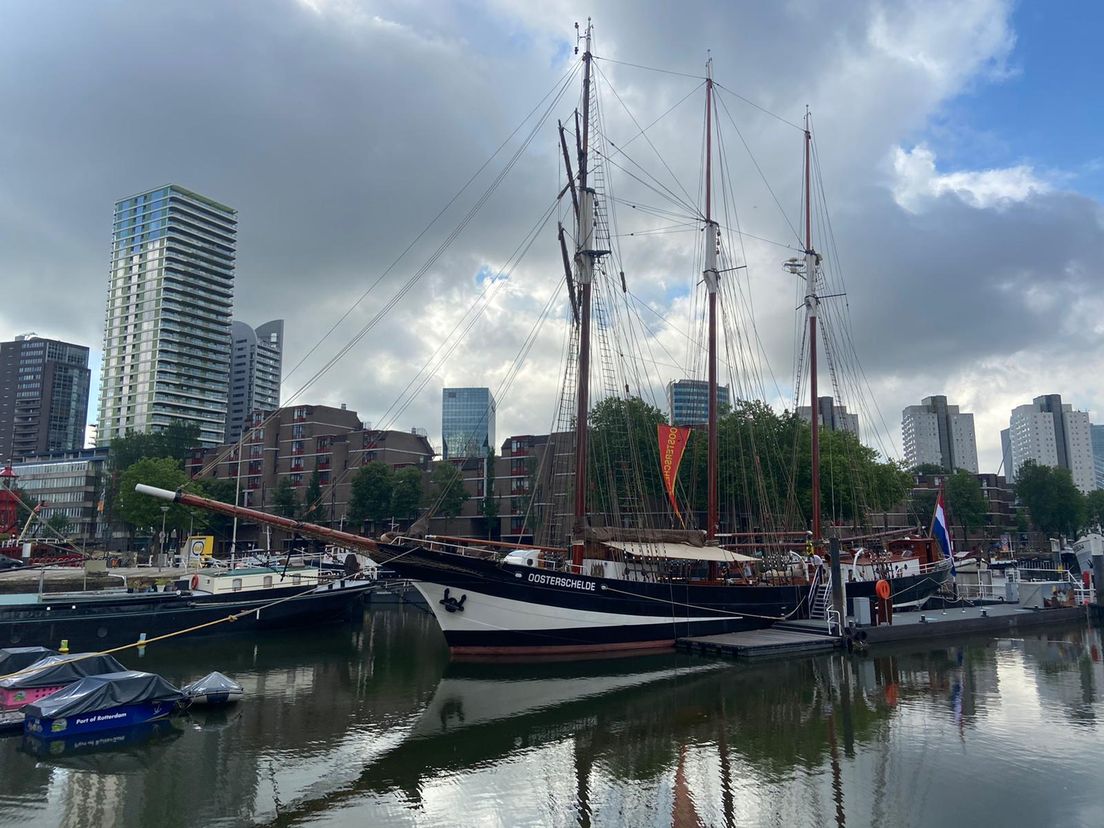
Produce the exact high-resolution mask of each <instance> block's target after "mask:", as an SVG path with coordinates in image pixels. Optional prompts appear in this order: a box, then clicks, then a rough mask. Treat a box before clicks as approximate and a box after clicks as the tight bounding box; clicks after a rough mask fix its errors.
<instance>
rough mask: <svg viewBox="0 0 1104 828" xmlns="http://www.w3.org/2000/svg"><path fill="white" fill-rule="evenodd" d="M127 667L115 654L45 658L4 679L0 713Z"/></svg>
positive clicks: (79, 654) (73, 654) (2, 680)
mask: <svg viewBox="0 0 1104 828" xmlns="http://www.w3.org/2000/svg"><path fill="white" fill-rule="evenodd" d="M124 670H126V667H124V666H123V665H122V664H120V663H119V662H118V661H116V660H115V659H114V658H113V657H112V656H109V655H103V654H101V653H71V654H69V655H50V656H46V657H45V658H41V659H39V660H38V661H36V662H34V663H33V664H31V665H30V666H28V667H26V668H24V669H22V670H20V671H19V672H18V673H17V674H16V675H13V676H12V677H10V678H6V679H0V712H3V711H10V710H18V709H19V708H21V707H24V706H26V705H28V704H31V703H32V702H38V701H41V700H43V699H45V698H47V697H48V696H52V695H53V694H54V693H56V692H58V691H59V690H61V689H62V688H63V687H67V686H68V685H70V684H72V683H73V682H75V681H79V680H80V679H83V678H85V677H87V676H96V675H102V674H104V673H117V672H120V671H124Z"/></svg>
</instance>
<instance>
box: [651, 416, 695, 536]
mask: <svg viewBox="0 0 1104 828" xmlns="http://www.w3.org/2000/svg"><path fill="white" fill-rule="evenodd" d="M657 430H658V431H659V468H660V472H661V473H662V474H663V485H665V486H666V487H667V497H668V498H669V499H670V501H671V508H672V509H674V510H675V514H676V515H679V516H680V517H681V514H680V513H679V507H678V502H677V501H676V500H675V481H676V480H678V470H679V464H680V463H681V462H682V455H683V452H685V451H686V441H687V440H689V439H690V429H688V428H679V427H678V426H669V425H661V426H657Z"/></svg>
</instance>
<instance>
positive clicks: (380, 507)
mask: <svg viewBox="0 0 1104 828" xmlns="http://www.w3.org/2000/svg"><path fill="white" fill-rule="evenodd" d="M394 478H395V473H394V471H393V470H392V468H391V467H390V466H389V465H387V464H386V463H382V462H380V461H379V460H373V461H372V462H371V463H368V464H366V465H364V466H361V467H360V468H359V469H357V471H356V474H354V475H353V480H352V484H351V486H350V489H349V521H350V522H351V523H352V524H353V526H356V527H358V528H359V527H363V526H364V522H365V521H371V522H372V523H376V522H378V521H381V520H384V519H385V518H389V517H391V498H392V491H393V489H394V485H395V479H394Z"/></svg>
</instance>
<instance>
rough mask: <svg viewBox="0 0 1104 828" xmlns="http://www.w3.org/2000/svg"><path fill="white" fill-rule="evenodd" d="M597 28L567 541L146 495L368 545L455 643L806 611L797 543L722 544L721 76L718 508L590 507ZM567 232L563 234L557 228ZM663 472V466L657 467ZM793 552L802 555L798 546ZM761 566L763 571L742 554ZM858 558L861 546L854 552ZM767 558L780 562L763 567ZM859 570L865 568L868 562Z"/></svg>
mask: <svg viewBox="0 0 1104 828" xmlns="http://www.w3.org/2000/svg"><path fill="white" fill-rule="evenodd" d="M591 34H592V33H591V28H590V25H589V23H588V25H587V28H586V31H585V34H584V35H583V53H582V63H583V72H582V85H583V89H582V113H581V118H579V119H577V122H578V124H579V128H578V130H577V136H576V148H577V170H576V171H575V172H574V173H573V172H572V171H571V169H570V160H569V159H570V156H569V153H568V151H567V144H566V141H563V135H562V128H561V142H562V143H563V154H564V162H565V166H567V167H568V169H567V178H568V186H567V187H565V188H564V190H563V191H561V196H563V195H564V194H565V193H566V192H567V191H568V190H570V191H571V193H572V203H573V206H574V219H575V233H574V246H575V250H574V256H573V257H572V256H568V255H567V253H566V250H565V255H564V260H565V266H566V267H567V268H568V272H567V274H566V277H567V283H568V286H569V289H570V290H571V292H572V297H571V298H572V307H573V316H574V320H575V321H574V324H575V325H576V326H577V331H576V336H575V338H574V341H576V342H577V353H576V355H575V368H576V381H575V416H574V470H573V474H574V484H573V493H572V494H573V496H572V500H573V509H572V525H571V531H570V541H569V544H568V545H567V546H564V547H559V546H555V545H548V546H537V545H523V544H497V543H489V542H486V541H480V540H470V541H467V540H463V539H458V538H443V537H434V536H425V535H421V536H419V535H416V534H412V533H407V534H385V535H383V536H382V537H381V538H380V539H379V540H371V539H368V538H364V537H362V536H359V535H356V534H353V533H347V532H337V531H335V530H333V529H327V528H325V527H320V526H313V525H311V524H305V523H301V522H297V521H289V520H288V519H281V518H273V517H272V516H269V515H266V514H265V513H263V512H257V511H255V510H250V509H244V508H241V507H236V506H229V505H227V504H221V503H217V502H214V501H210V500H207V499H205V498H201V497H197V496H195V495H190V494H186V493H183V492H177V493H173V492H165V491H161V490H155V489H152V488H149V487H141V488H142V490H143V491H145V492H146V493H148V494H153V495H155V496H159V497H166V498H172V499H175V500H177V501H179V502H182V503H184V504H186V505H191V506H196V507H200V508H207V509H212V510H215V511H220V512H224V513H227V514H238V515H240V516H242V517H245V518H247V519H250V520H255V521H258V522H261V523H277V525H285V524H286V525H287V528H293V529H294V531H296V532H298V533H299V534H302V535H304V536H308V537H312V536H313V537H319V538H323V539H326V540H328V541H331V542H337V543H341V544H344V545H348V546H353V547H357V548H361V549H366V550H367V551H368V552H369V554H370V555H371V556H372V557H373V558H374V559H375V560H376V561H377V562H378V563H379V564H380V565H381V566H386V567H387V568H388V569H391V570H393V571H395V572H397V573H398V574H399V576H400V577H403V578H408V579H410V580H412V581H413V582H414V583H415V585H416V587H417V589H418V590H419V592H421V594H422V595H423V596H424V598H425V599H426V601H427V602H428V604H429V607H430V608H431V610H432V611H433V614H434V616H435V618H436V619H437V621H438V623H439V624H440V627H441V629H442V631H443V633H444V635H445V638H446V640H447V642H448V646H449V648H450V650H451V651H452V652H453V653H461V654H511V655H538V654H570V653H579V652H587V651H619V650H622V651H623V650H636V649H645V648H658V647H668V646H672V645H673V644H674V642H675V640H676V639H677V638H679V637H682V636H693V635H706V634H715V633H724V632H732V631H738V630H744V629H750V628H757V627H763V626H767V625H770V624H773V623H776V622H778V621H782V620H786V619H792V618H802V617H807V616H808V615H809V613H810V612H811V611H812V608H813V604H814V600H813V599H814V597H815V594H814V593H816V592H817V591H818V590H819V591H820V592H821V593H823V592H824V590H826V588H827V580H826V576H825V575H824V574H823V573H821V572H817V571H810V567H809V565H808V563H807V562H806V561H804V560H802V559H801V558H800V557H799V556H791V557H790V558H786V559H783V560H782V562H781V563H778V564H775V565H774V566H773V567H767V566H766V565H765V564H764V562H763V561H761V560H759V559H755V558H751V557H749V556H746V555H743V554H741V553H739V552H736V551H733V550H732V549H727V548H725V547H724V546H723V545H721V543H720V540H719V538H718V533H719V529H720V520H719V497H718V477H719V473H720V469H719V466H720V458H719V453H718V412H719V406H718V379H717V361H718V353H717V351H718V334H717V329H718V321H717V316H718V308H717V304H718V302H717V300H718V289H719V285H720V277H721V270H720V269H719V266H718V247H719V239H720V225H719V224H718V222H717V221H716V219H715V218H714V215H713V209H714V205H713V203H712V202H713V147H712V133H713V125H712V119H713V117H714V81H713V78H712V68H711V65H710V69H709V71H708V73H707V77H706V79H705V84H704V86H705V96H706V98H705V119H706V125H705V156H704V186H703V191H704V204H703V205H702V216H703V218H704V222H703V225H704V227H703V229H704V233H703V237H704V257H703V261H704V268H703V272H702V278H703V282H704V285H705V289H706V292H707V298H708V353H707V366H708V412H707V414H708V416H707V424H706V425H707V428H706V432H707V440H708V450H707V475H706V477H707V481H708V488H707V503H708V506H707V514H706V519H705V528H704V530H702V531H695V530H684V529H660V528H648V527H640V526H638V527H635V528H625V527H622V526H595V525H592V523H591V521H590V520H589V512H590V509H589V505H588V493H589V485H588V478H587V473H588V468H589V467H590V465H591V463H592V458H591V457H590V456H589V453H588V452H589V448H590V447H589V445H588V428H587V423H588V415H589V413H590V399H589V387H590V375H591V335H592V331H591V327H592V289H593V284H594V279H595V273H596V270H597V269H598V268H599V267H601V264H602V259H603V257H604V256H607V255H608V254H609V251H608V250H605V249H603V241H604V239H603V238H602V235H601V233H600V232H599V227H600V222H599V214H600V212H601V211H604V210H606V209H607V208H608V204H606V203H603V194H602V193H600V192H599V191H598V189H597V188H596V187H595V186H594V181H592V180H591V177H590V165H589V162H590V152H591V147H590V140H591V135H590V131H591V112H590V107H591V97H592V88H591V87H592V83H593V78H592V63H593V55H592V53H591ZM809 141H810V132H809V129H808V124H806V130H805V164H806V168H805V188H806V194H805V213H806V214H805V219H806V221H805V224H806V228H805V229H806V234H805V252H804V276H805V278H806V282H807V285H808V287H807V296H806V302H805V304H806V309H807V314H808V318H809V326H810V334H809V339H810V347H811V348H812V351H811V354H810V356H811V360H810V362H811V366H810V367H811V381H812V391H811V393H812V400H813V401H814V405H813V407H812V410H813V428H812V435H813V437H812V439H813V447H812V450H813V481H814V489H813V514H812V527H811V530H812V538H811V543H812V545H813V546H815V547H819V546H820V545H821V543H822V541H823V533H822V528H821V519H820V502H819V500H820V498H819V486H818V480H819V457H818V423H817V420H816V405H815V400H816V384H815V383H816V364H815V354H816V351H815V347H816V336H817V332H816V319H817V306H818V296H817V272H818V270H817V269H818V267H819V264H820V256H819V254H818V253H816V251H814V250H813V248H812V237H811V228H810V221H811V218H810V212H809V165H810V163H811V162H810V150H809ZM560 241H561V244H564V234H563V232H562V231H561V233H560ZM656 471H658V470H656ZM795 557H796V560H794V558H795ZM913 557H914V558H915V564H916V566H915V571H914V572H913V571H909V572H907V573H905V574H903V575H902V576H901V577H900V578H898V579H897V581H896V582H895V584H894V590H895V594H896V595H897V596H900V598H901V602H902V603H905V602H907V601H912V600H917V601H919V600H923V599H924V598H926V597H927V596H928V595H930V594H932V593H933V592H934V591H935V590H936V589H938V587H939V586H940V584H941V583H942V582H943V581H944V580H945V579H946V570H947V569H949V566H947V565H944V564H943V563H941V562H940V561H939V560H938V558H936V557H933V556H931V555H930V554H926V553H923V551H922V550H920V551H919V554H917V555H914V556H913ZM752 562H754V564H755V565H756V566H757V567H758V568H759V569H758V571H756V572H755V573H754V574H752V573H751V572H750V571H749V570H746V569H745V568H744V565H745V564H751V563H752ZM854 563H855V564H857V558H856V559H855V561H854ZM767 568H770V570H771V571H766V572H765V571H763V570H764V569H767ZM856 572H857V570H855V569H853V570H852V572H851V583H849V584H848V588H849V589H851V590H853V591H854V592H856V593H858V594H861V593H863V592H864V591H865V592H868V593H869V595H871V596H873V594H874V582H875V580H876V578H874V577H870V575H872V574H874V573H866V574H865V575H864V576H863V577H859V578H856V577H855V575H856ZM860 574H862V573H860ZM749 576H750V577H749Z"/></svg>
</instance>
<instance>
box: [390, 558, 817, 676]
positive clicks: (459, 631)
mask: <svg viewBox="0 0 1104 828" xmlns="http://www.w3.org/2000/svg"><path fill="white" fill-rule="evenodd" d="M381 553H382V554H381V555H380V559H379V563H380V564H381V565H384V566H386V567H387V568H389V569H392V570H394V571H396V572H397V573H398V574H399V576H400V577H403V578H408V579H410V580H412V581H414V582H415V584H416V586H417V587H418V589H419V591H420V592H421V593H422V594H423V596H424V597H425V598H426V600H427V601H428V603H429V606H430V609H431V610H432V611H433V613H434V616H435V617H436V618H437V621H438V623H439V624H440V626H441V630H442V632H443V633H444V635H445V640H446V642H447V643H448V645H449V649H450V650H451V651H452V652H453V653H457V654H472V655H541V654H569V653H576V652H587V651H615V650H635V649H646V648H658V647H669V646H672V645H673V644H674V641H675V639H676V638H680V637H683V636H688V635H710V634H719V633H725V632H737V631H741V630H748V629H757V628H760V627H765V626H769V625H770V624H773V623H775V622H777V621H780V620H783V619H787V618H800V617H802V615H803V613H804V611H805V603H806V598H807V595H808V587H806V586H803V585H787V586H768V585H757V586H736V585H731V586H726V585H717V584H710V585H705V584H673V583H652V582H637V581H625V580H620V579H611V578H593V577H589V576H582V575H564V574H561V573H557V572H552V571H550V570H546V569H537V568H532V567H525V566H516V565H511V564H500V563H498V562H496V561H491V560H482V559H479V558H473V557H466V556H462V555H454V554H447V553H440V552H436V551H432V550H428V549H424V548H416V549H410V548H408V547H399V546H387V545H383V544H381ZM445 590H448V594H447V595H446V594H445V592H444V591H445ZM460 602H462V605H461V604H460ZM450 606H451V610H450Z"/></svg>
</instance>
